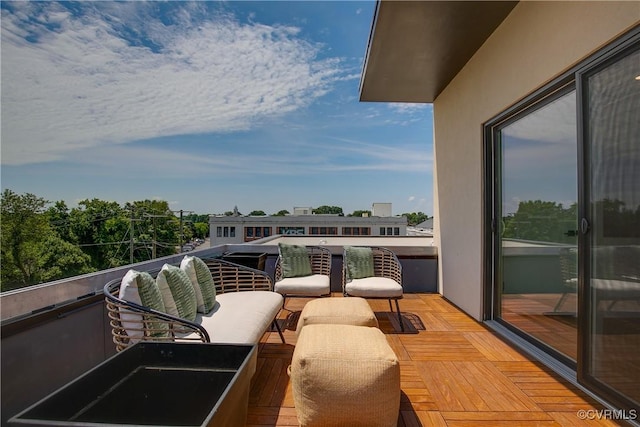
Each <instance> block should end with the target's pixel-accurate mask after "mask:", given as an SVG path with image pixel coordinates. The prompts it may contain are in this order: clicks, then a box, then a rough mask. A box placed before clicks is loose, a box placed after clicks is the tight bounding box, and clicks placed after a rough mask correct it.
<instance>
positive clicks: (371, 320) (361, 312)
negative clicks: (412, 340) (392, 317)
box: [296, 297, 378, 335]
mask: <svg viewBox="0 0 640 427" xmlns="http://www.w3.org/2000/svg"><path fill="white" fill-rule="evenodd" d="M317 324H339V325H354V326H374V327H376V328H377V327H378V320H377V319H376V315H375V314H374V313H373V310H371V307H369V303H368V302H367V301H366V300H365V299H364V298H360V297H349V298H320V299H315V300H312V301H309V302H308V303H306V304H305V306H304V308H303V309H302V313H300V318H299V319H298V325H297V326H296V335H300V331H301V330H302V328H303V326H305V325H317Z"/></svg>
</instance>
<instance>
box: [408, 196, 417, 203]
mask: <svg viewBox="0 0 640 427" xmlns="http://www.w3.org/2000/svg"><path fill="white" fill-rule="evenodd" d="M415 199H416V196H409V199H408V201H409V202H413V201H414V200H415Z"/></svg>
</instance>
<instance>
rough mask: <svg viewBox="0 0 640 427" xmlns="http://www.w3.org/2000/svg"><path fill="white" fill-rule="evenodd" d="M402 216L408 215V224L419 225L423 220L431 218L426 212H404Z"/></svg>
mask: <svg viewBox="0 0 640 427" xmlns="http://www.w3.org/2000/svg"><path fill="white" fill-rule="evenodd" d="M402 216H405V217H407V224H408V225H418V224H420V223H421V222H425V221H426V220H428V219H429V215H427V214H425V213H424V212H411V213H403V214H402Z"/></svg>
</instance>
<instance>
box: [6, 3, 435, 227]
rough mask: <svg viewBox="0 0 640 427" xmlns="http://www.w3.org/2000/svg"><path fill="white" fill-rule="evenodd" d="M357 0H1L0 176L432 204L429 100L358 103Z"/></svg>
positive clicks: (204, 209)
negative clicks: (425, 103)
mask: <svg viewBox="0 0 640 427" xmlns="http://www.w3.org/2000/svg"><path fill="white" fill-rule="evenodd" d="M374 8H375V2H373V1H325V2H306V1H297V2H284V1H262V2H248V1H236V2H202V1H201V2H194V3H190V2H137V1H136V2H106V1H99V2H79V3H68V2H64V3H56V2H5V1H3V2H2V45H1V48H2V50H1V52H2V58H1V59H2V99H1V103H2V105H1V106H2V140H1V162H2V171H1V179H2V189H3V190H4V189H11V190H12V191H14V192H17V193H27V192H28V193H33V194H36V195H37V196H39V197H42V198H45V199H47V200H50V201H58V200H64V201H65V202H66V203H67V205H68V206H69V207H74V206H76V204H77V202H78V201H80V200H83V199H87V198H89V199H91V198H98V199H103V200H113V201H116V202H119V203H124V202H127V201H133V200H143V199H154V198H157V199H161V200H167V201H168V202H169V203H170V206H171V208H172V209H174V210H179V209H183V210H187V211H195V212H196V213H200V214H215V213H223V212H225V211H229V210H232V209H233V207H234V206H238V209H239V210H240V212H242V213H245V214H246V213H249V212H251V211H253V210H264V211H265V212H266V213H267V214H271V213H275V212H277V211H279V210H281V209H287V210H289V211H292V210H293V207H294V206H311V207H317V206H320V205H335V206H341V207H342V208H343V210H344V212H345V213H351V212H353V211H354V210H360V209H371V205H372V203H374V202H391V203H393V213H394V214H400V213H403V212H418V211H422V212H425V213H428V214H430V215H431V214H433V207H432V206H433V202H432V198H433V196H432V187H433V183H432V168H433V144H432V137H433V129H432V106H431V105H424V104H386V103H361V102H359V101H358V85H359V82H360V75H361V71H362V64H363V61H364V55H365V53H366V47H367V42H368V37H369V32H370V29H371V23H372V17H373V12H374Z"/></svg>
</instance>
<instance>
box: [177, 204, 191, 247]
mask: <svg viewBox="0 0 640 427" xmlns="http://www.w3.org/2000/svg"><path fill="white" fill-rule="evenodd" d="M172 212H180V234H179V235H178V238H179V239H180V241H179V243H180V251H182V242H183V240H184V231H183V230H182V215H183V214H184V213H193V211H185V210H183V209H180V210H179V211H172Z"/></svg>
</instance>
